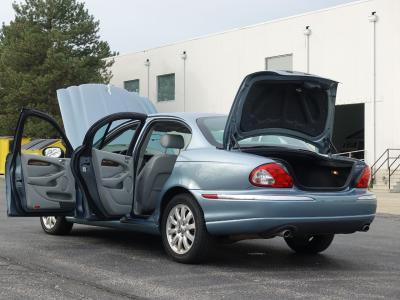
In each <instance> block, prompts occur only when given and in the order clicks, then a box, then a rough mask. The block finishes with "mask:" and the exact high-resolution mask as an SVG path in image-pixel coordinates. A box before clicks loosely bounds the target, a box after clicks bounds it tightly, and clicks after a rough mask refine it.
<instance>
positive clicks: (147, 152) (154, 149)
mask: <svg viewBox="0 0 400 300" xmlns="http://www.w3.org/2000/svg"><path fill="white" fill-rule="evenodd" d="M165 134H176V135H180V136H182V137H183V140H184V142H185V145H184V147H183V149H173V148H164V147H163V146H162V145H161V144H160V139H161V137H162V136H163V135H165ZM191 137H192V133H191V131H190V129H189V128H188V127H186V126H185V125H183V124H182V123H179V122H174V121H160V122H156V123H155V124H154V125H153V126H152V127H151V129H150V131H149V132H147V134H146V138H145V142H144V144H143V145H142V147H141V150H140V157H139V161H140V162H139V166H141V168H142V167H143V166H144V164H145V163H146V162H147V161H149V160H150V159H151V158H152V157H153V156H154V155H162V154H172V155H178V154H179V152H180V151H182V150H184V149H186V148H187V146H188V145H189V143H190V140H191Z"/></svg>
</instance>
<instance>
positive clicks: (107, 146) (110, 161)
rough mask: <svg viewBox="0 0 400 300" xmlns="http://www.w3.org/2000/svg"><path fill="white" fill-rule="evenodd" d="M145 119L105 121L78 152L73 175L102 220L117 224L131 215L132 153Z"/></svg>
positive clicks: (129, 116) (120, 116) (124, 116)
mask: <svg viewBox="0 0 400 300" xmlns="http://www.w3.org/2000/svg"><path fill="white" fill-rule="evenodd" d="M146 118H147V116H146V115H144V114H139V113H130V112H121V113H116V114H112V115H109V116H107V117H104V118H103V119H100V120H98V121H97V122H96V123H95V124H93V125H92V126H91V127H90V128H89V130H88V132H87V133H86V135H85V138H84V140H83V144H82V146H81V147H80V148H79V149H77V150H76V151H75V154H74V157H73V159H72V166H73V170H72V171H73V173H74V174H75V178H76V179H77V180H78V181H77V183H78V185H79V186H81V187H82V190H83V191H84V193H85V199H87V201H88V204H89V206H90V209H91V210H92V211H93V212H94V213H95V214H96V216H99V217H100V218H101V219H107V220H116V219H120V218H121V217H123V216H125V215H127V214H129V213H131V212H132V205H133V194H134V192H133V189H134V168H133V165H134V160H133V158H132V151H133V147H134V145H135V142H136V140H137V138H138V136H139V134H140V132H141V130H142V128H143V126H144V123H145V120H146ZM114 125H115V126H114ZM133 127H134V129H133V130H131V129H132V128H133ZM127 132H129V133H127ZM125 133H127V134H125ZM114 142H115V143H114ZM113 143H114V144H113ZM121 149H123V151H122V150H121Z"/></svg>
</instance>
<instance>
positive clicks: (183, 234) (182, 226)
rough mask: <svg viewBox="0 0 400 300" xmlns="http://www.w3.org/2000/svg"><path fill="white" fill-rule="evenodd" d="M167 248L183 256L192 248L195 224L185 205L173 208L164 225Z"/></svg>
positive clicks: (190, 212)
mask: <svg viewBox="0 0 400 300" xmlns="http://www.w3.org/2000/svg"><path fill="white" fill-rule="evenodd" d="M166 225H167V226H166V228H165V230H166V235H167V240H168V243H169V246H170V247H171V249H172V250H173V251H174V252H175V253H177V254H185V253H187V252H188V251H189V250H190V248H191V247H192V246H193V243H194V240H195V237H196V223H195V219H194V216H193V213H192V211H191V210H190V208H189V207H188V206H187V205H185V204H178V205H176V206H174V207H173V208H172V209H171V210H170V212H169V214H168V219H167V224H166Z"/></svg>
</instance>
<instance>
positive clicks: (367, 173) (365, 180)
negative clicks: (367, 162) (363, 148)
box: [356, 166, 371, 189]
mask: <svg viewBox="0 0 400 300" xmlns="http://www.w3.org/2000/svg"><path fill="white" fill-rule="evenodd" d="M370 180H371V169H370V168H369V167H368V166H365V168H364V170H363V171H362V173H361V176H360V179H359V180H358V182H357V185H356V187H357V188H359V189H366V188H368V186H369V181H370Z"/></svg>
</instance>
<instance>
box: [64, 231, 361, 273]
mask: <svg viewBox="0 0 400 300" xmlns="http://www.w3.org/2000/svg"><path fill="white" fill-rule="evenodd" d="M74 237H84V238H85V241H86V242H87V243H85V247H93V248H98V247H99V246H101V247H105V248H106V247H107V248H108V247H112V248H113V249H118V248H119V249H120V250H124V251H125V252H126V251H128V252H130V251H131V252H132V255H134V254H135V253H136V252H138V251H140V252H144V253H146V255H149V256H151V255H152V256H154V258H159V259H165V261H166V263H168V262H169V263H172V264H173V263H174V262H172V261H171V260H169V259H168V257H167V255H166V254H165V252H164V250H163V247H162V243H161V238H160V237H159V236H154V235H150V234H143V233H136V232H131V231H123V230H115V229H107V228H96V227H93V228H92V227H78V228H74V229H73V230H72V232H71V236H70V238H71V239H73V238H74ZM334 253H335V252H334V251H332V250H331V251H329V250H327V251H326V252H325V253H324V254H318V255H301V254H296V253H294V252H292V251H291V250H290V249H289V248H287V246H286V244H285V243H284V242H283V240H279V238H276V239H270V240H249V241H241V242H237V243H233V244H216V245H215V246H214V247H213V248H212V251H210V255H209V257H208V259H207V260H206V261H204V262H203V263H202V265H207V266H215V267H219V268H221V267H229V268H235V269H244V270H249V269H253V270H257V269H260V270H265V269H273V270H274V271H279V270H282V271H287V270H288V269H290V270H296V269H298V270H305V269H307V270H308V271H312V270H313V269H316V270H326V271H327V270H331V271H335V270H341V271H343V270H350V269H351V270H354V269H360V268H362V266H360V265H357V264H354V261H353V260H351V257H346V256H342V255H333V254H334ZM343 254H344V253H343Z"/></svg>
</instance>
